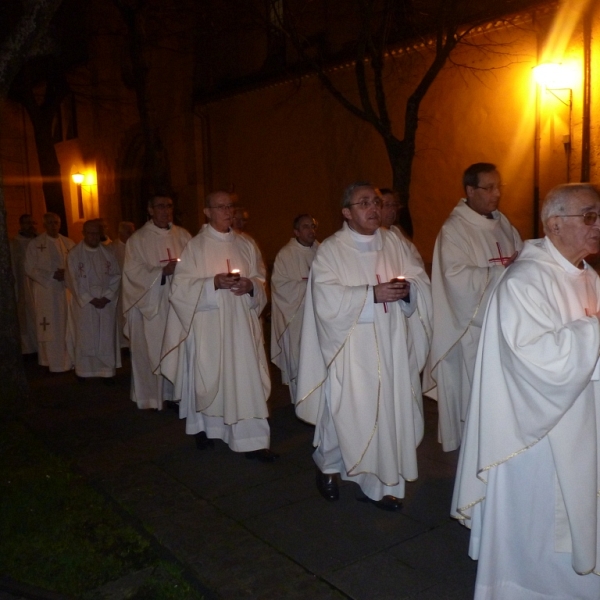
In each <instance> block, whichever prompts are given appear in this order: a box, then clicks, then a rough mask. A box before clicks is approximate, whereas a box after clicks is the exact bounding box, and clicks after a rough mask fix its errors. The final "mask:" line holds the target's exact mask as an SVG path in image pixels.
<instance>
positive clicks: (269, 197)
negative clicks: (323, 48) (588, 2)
mask: <svg viewBox="0 0 600 600" xmlns="http://www.w3.org/2000/svg"><path fill="white" fill-rule="evenodd" d="M551 17H552V15H549V16H548V20H549V22H548V23H547V24H546V30H549V29H551ZM594 23H595V32H597V31H599V30H600V29H599V27H598V18H597V15H596V16H595V20H594ZM538 31H539V23H538V24H537V25H536V28H534V27H533V25H532V24H531V22H525V21H524V22H522V23H521V24H520V26H519V27H509V28H506V27H503V28H499V29H497V30H490V31H488V32H486V33H484V34H481V35H479V36H477V37H475V38H473V39H472V42H473V44H475V45H477V46H479V49H474V48H473V47H470V48H466V49H464V50H461V51H459V52H457V53H456V54H455V55H454V63H455V64H453V65H451V66H447V67H446V68H445V69H444V70H443V71H442V73H441V74H440V75H439V76H438V78H437V79H436V80H435V82H434V83H433V85H432V87H431V89H430V90H429V92H428V94H427V96H426V97H425V100H424V101H423V103H422V108H421V113H420V121H419V129H418V137H417V153H416V156H415V161H414V165H413V177H412V183H411V213H412V217H413V221H414V226H415V236H414V241H415V243H416V245H417V247H418V248H419V250H420V251H421V253H422V254H423V257H424V259H425V261H426V262H430V261H431V256H432V252H433V246H434V243H435V238H436V236H437V233H438V231H439V229H440V227H441V225H442V224H443V222H444V220H445V219H446V217H447V216H448V214H449V213H450V211H451V210H452V208H453V207H454V206H455V205H456V203H457V201H458V200H459V198H460V197H461V196H462V195H463V190H462V187H461V177H462V172H463V170H464V169H465V168H466V167H467V166H468V165H469V164H471V163H474V162H480V161H485V162H493V163H495V164H496V165H497V166H498V168H499V170H500V172H501V174H502V177H503V183H504V184H505V189H504V193H503V198H502V202H501V210H502V211H503V212H504V213H505V214H506V215H507V216H508V217H509V219H510V220H511V221H512V222H513V224H514V225H515V226H516V227H517V229H518V230H519V232H520V233H521V235H522V236H523V238H529V237H531V236H532V234H533V188H534V134H535V123H536V84H535V83H534V82H533V78H532V71H531V70H532V67H533V66H535V65H536V64H537V55H538V51H539V48H540V46H539V45H538V37H537V36H538V33H537V32H538ZM540 37H542V36H540ZM542 39H543V37H542ZM543 44H544V41H542V42H541V47H543ZM594 44H595V45H594V48H593V56H594V57H595V58H594V61H595V63H594V65H596V64H597V61H598V58H597V55H598V54H599V53H600V46H599V45H598V41H597V40H596V41H595V42H594ZM552 59H553V60H559V61H562V62H564V64H566V65H568V66H570V68H571V69H572V71H573V73H574V79H573V83H572V84H571V85H572V114H571V122H570V130H571V134H570V135H571V137H570V139H571V154H570V156H569V157H568V158H569V163H568V166H569V178H570V180H571V181H577V180H579V176H580V168H581V166H580V165H581V116H580V115H581V112H582V88H581V69H582V50H581V34H580V30H579V28H577V29H576V30H575V31H574V33H573V35H572V36H571V38H570V40H569V41H568V43H565V44H564V47H563V49H562V53H561V56H553V57H552ZM548 60H550V57H548ZM427 61H428V56H427V54H425V55H418V54H414V53H413V54H408V55H407V54H403V55H401V56H395V57H390V59H389V60H388V64H387V74H386V86H387V91H388V102H389V109H390V113H391V116H392V120H393V122H394V124H395V134H396V135H397V137H401V136H402V123H403V112H404V106H405V101H406V98H407V96H408V94H409V93H410V92H411V90H412V89H413V88H414V85H415V81H416V77H417V76H418V75H420V74H421V73H422V72H423V69H424V68H425V65H426V64H427ZM456 63H458V64H459V65H461V66H456ZM598 68H599V67H598V66H595V67H594V71H593V73H594V75H595V79H594V94H593V104H592V106H594V103H595V102H597V101H598V98H600V94H599V90H598V84H597V81H596V80H597V79H598V78H597V76H596V74H597V73H598V72H599V71H598ZM333 79H334V81H335V83H336V84H337V85H338V86H339V88H340V89H341V90H342V91H344V92H345V93H347V94H348V95H349V96H350V97H351V98H354V99H356V91H355V84H354V82H353V72H352V68H346V69H340V70H339V71H336V72H335V73H333ZM563 109H565V110H563ZM537 111H538V112H537V115H538V116H539V122H540V132H541V138H540V161H541V170H540V179H539V186H540V192H541V197H542V198H543V196H544V194H545V193H546V192H547V191H548V190H549V189H550V188H551V187H553V186H554V185H556V184H557V183H560V182H564V181H566V180H567V155H566V153H565V148H564V143H563V141H564V138H563V136H564V135H567V134H568V132H569V118H568V115H569V111H568V109H566V108H565V106H564V104H560V102H558V105H557V101H556V98H555V97H553V96H551V95H550V94H549V93H548V92H547V91H544V90H541V91H540V98H539V107H538V109H537ZM206 112H207V114H208V120H209V127H210V133H211V136H210V137H211V145H210V148H208V149H207V151H209V152H210V153H211V156H212V172H211V178H212V184H213V187H214V188H224V189H229V188H230V187H232V186H234V187H235V190H236V192H237V193H238V194H239V196H240V203H241V204H242V205H244V206H246V207H247V208H248V209H249V211H250V215H251V221H250V225H249V231H250V233H252V234H253V235H254V236H255V237H256V239H257V241H258V243H259V245H260V246H261V247H262V248H263V251H264V253H265V256H266V259H267V262H272V260H273V259H274V256H275V254H276V252H277V251H278V249H279V248H280V247H281V246H283V245H284V244H285V242H286V241H287V239H288V238H289V237H290V236H291V221H292V219H293V218H294V216H295V215H297V214H299V213H301V212H310V213H312V214H313V215H314V216H315V217H316V218H317V219H318V220H319V222H320V229H319V233H318V235H319V238H320V239H323V238H324V237H326V236H328V235H330V234H331V233H333V232H334V231H335V230H336V229H337V228H338V227H339V226H340V223H341V216H340V210H339V201H340V198H341V194H342V190H343V188H344V187H345V186H346V185H347V184H348V183H350V182H352V181H355V180H358V179H367V180H370V181H372V182H373V183H374V184H376V185H379V186H382V187H383V186H385V187H389V186H390V185H391V168H390V166H389V162H388V158H387V154H386V152H385V148H384V146H383V142H382V140H381V138H380V137H379V135H378V134H377V133H376V132H375V131H374V129H373V128H372V127H371V126H370V125H368V124H367V123H364V122H362V121H360V120H359V119H357V118H356V117H354V116H352V115H351V114H350V113H349V112H348V111H347V110H345V109H344V108H343V107H342V106H341V105H339V104H338V103H337V102H336V101H335V100H334V99H332V97H331V96H330V95H329V93H328V92H327V91H326V90H325V89H324V88H323V87H322V86H321V85H320V83H319V82H318V80H317V78H316V77H307V78H304V79H302V80H301V81H300V82H297V81H296V82H288V83H285V84H281V85H278V86H275V87H270V88H266V89H262V90H257V91H253V92H249V93H246V94H243V95H240V96H237V97H234V98H229V99H227V100H223V101H221V102H218V103H214V104H211V105H209V106H207V107H206ZM593 114H594V111H593V108H592V115H593ZM592 118H593V119H594V117H592ZM593 125H594V128H593V135H592V144H593V147H594V150H593V158H592V163H593V166H592V176H593V177H596V178H597V177H598V176H599V175H600V173H599V172H598V171H599V168H598V150H597V148H598V142H599V141H600V140H599V139H598V131H597V128H598V120H597V117H596V118H595V121H594V123H593Z"/></svg>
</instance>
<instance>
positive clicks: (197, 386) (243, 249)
mask: <svg viewBox="0 0 600 600" xmlns="http://www.w3.org/2000/svg"><path fill="white" fill-rule="evenodd" d="M127 243H128V244H129V242H127ZM232 269H239V270H240V274H241V276H242V277H247V278H249V279H251V280H252V283H253V284H254V291H253V295H252V296H251V295H249V294H244V295H243V296H236V295H234V294H233V293H232V292H231V291H230V290H215V286H214V276H215V275H217V274H218V273H227V272H230V271H231V270H232ZM170 303H171V307H170V309H169V317H168V322H167V328H166V330H165V339H164V343H163V359H162V362H161V373H162V374H163V375H164V376H165V377H167V378H168V379H169V380H170V381H172V382H173V383H174V386H175V392H174V397H175V398H176V399H180V400H181V403H180V412H179V414H180V417H182V418H186V431H187V433H190V434H195V433H197V432H198V431H203V430H205V429H206V420H208V422H209V423H210V430H208V431H207V433H208V435H209V437H220V438H221V439H223V440H224V441H225V442H226V443H228V444H229V445H230V447H231V448H232V450H235V451H238V452H249V451H252V450H259V449H261V448H268V447H269V433H268V432H269V428H268V423H267V421H266V418H267V417H268V410H267V399H268V397H269V393H270V391H271V381H270V377H269V369H268V365H267V359H266V355H265V349H264V341H263V334H262V327H261V324H260V320H259V316H260V313H261V312H262V310H263V308H264V307H265V304H266V293H265V272H264V267H263V266H262V259H261V258H260V255H259V253H258V251H257V249H256V247H255V246H254V244H253V243H251V242H249V241H248V240H247V239H245V238H244V237H242V236H240V235H239V234H237V233H235V232H233V231H230V232H228V233H220V232H218V231H216V230H215V229H213V228H212V227H211V226H210V225H208V226H207V227H204V228H203V229H202V230H201V231H200V233H198V235H197V236H196V237H194V238H193V239H192V240H191V241H190V242H189V244H188V245H187V246H186V249H185V251H184V253H183V254H182V256H181V264H180V265H179V266H178V268H177V271H176V273H175V276H174V279H173V285H172V292H171V297H170ZM216 422H218V423H220V425H216V424H215V423H216ZM253 422H254V423H255V424H257V423H262V425H260V424H259V425H258V433H253V434H251V435H250V436H249V435H248V433H247V432H248V427H250V428H251V429H252V430H253V431H255V432H256V431H257V429H256V428H252V423H253ZM238 434H239V435H238ZM239 437H243V438H245V439H244V440H241V439H238V438H239ZM249 437H252V439H248V438H249Z"/></svg>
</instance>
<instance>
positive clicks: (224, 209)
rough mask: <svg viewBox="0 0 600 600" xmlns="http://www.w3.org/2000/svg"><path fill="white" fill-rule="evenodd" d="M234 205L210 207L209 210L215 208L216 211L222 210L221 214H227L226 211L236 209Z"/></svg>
mask: <svg viewBox="0 0 600 600" xmlns="http://www.w3.org/2000/svg"><path fill="white" fill-rule="evenodd" d="M234 206H235V205H234V204H220V205H218V206H209V207H208V208H213V209H214V210H220V211H221V212H225V211H226V210H231V209H232V208H234Z"/></svg>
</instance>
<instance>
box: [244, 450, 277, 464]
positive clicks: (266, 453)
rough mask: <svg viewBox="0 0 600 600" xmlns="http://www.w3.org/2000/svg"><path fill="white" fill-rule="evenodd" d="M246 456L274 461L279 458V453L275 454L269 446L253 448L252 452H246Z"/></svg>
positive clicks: (262, 460)
mask: <svg viewBox="0 0 600 600" xmlns="http://www.w3.org/2000/svg"><path fill="white" fill-rule="evenodd" d="M244 456H245V457H246V458H247V459H248V460H258V461H259V462H264V463H272V462H273V461H274V460H275V459H276V458H279V454H275V452H273V451H272V450H269V449H268V448H262V449H261V450H253V451H252V452H244Z"/></svg>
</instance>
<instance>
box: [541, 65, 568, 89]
mask: <svg viewBox="0 0 600 600" xmlns="http://www.w3.org/2000/svg"><path fill="white" fill-rule="evenodd" d="M533 79H534V80H535V82H536V83H538V84H539V85H542V86H544V87H545V88H546V89H549V90H560V89H567V88H570V87H571V85H570V77H569V73H568V70H567V69H566V68H565V67H564V66H563V65H561V64H560V63H542V64H541V65H538V66H537V67H533Z"/></svg>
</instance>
